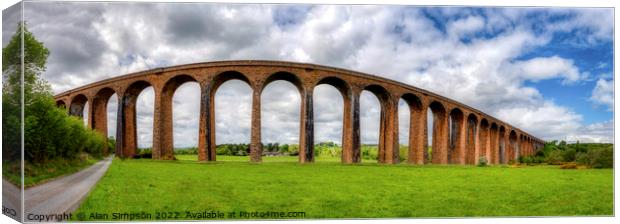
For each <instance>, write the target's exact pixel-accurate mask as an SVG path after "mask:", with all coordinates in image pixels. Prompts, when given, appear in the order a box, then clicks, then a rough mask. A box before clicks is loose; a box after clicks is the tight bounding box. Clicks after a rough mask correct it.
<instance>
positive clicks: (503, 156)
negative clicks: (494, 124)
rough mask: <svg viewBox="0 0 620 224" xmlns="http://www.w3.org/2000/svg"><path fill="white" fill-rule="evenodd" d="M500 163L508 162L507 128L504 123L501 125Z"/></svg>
mask: <svg viewBox="0 0 620 224" xmlns="http://www.w3.org/2000/svg"><path fill="white" fill-rule="evenodd" d="M498 146H499V163H501V164H506V162H508V161H507V160H506V158H507V155H506V151H507V149H506V128H505V127H504V126H503V125H502V126H500V127H499V144H498Z"/></svg>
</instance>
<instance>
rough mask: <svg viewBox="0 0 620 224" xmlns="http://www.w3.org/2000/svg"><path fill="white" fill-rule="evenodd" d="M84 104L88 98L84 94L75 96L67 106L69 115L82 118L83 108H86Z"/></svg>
mask: <svg viewBox="0 0 620 224" xmlns="http://www.w3.org/2000/svg"><path fill="white" fill-rule="evenodd" d="M86 103H88V97H86V95H84V94H78V95H75V96H74V97H73V98H72V99H71V105H70V106H69V115H72V116H77V117H80V118H83V117H84V107H86Z"/></svg>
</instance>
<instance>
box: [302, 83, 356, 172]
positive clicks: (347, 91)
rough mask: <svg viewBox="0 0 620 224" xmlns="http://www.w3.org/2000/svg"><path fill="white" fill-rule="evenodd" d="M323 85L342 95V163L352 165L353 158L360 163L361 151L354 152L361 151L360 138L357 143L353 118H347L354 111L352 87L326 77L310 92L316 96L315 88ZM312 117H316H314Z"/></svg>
mask: <svg viewBox="0 0 620 224" xmlns="http://www.w3.org/2000/svg"><path fill="white" fill-rule="evenodd" d="M323 84H324V85H329V86H331V87H333V88H335V89H336V90H338V92H339V93H340V96H341V97H342V106H343V107H342V112H343V115H342V138H341V146H342V153H341V155H340V157H341V161H342V162H343V163H352V162H353V158H357V159H356V160H358V161H359V158H360V151H359V150H354V148H356V149H359V147H360V146H359V136H358V137H357V139H358V141H355V140H354V138H353V125H352V122H353V121H352V117H351V116H347V115H348V114H350V113H352V109H353V107H352V105H351V99H352V96H351V94H352V90H351V86H350V85H349V83H347V82H346V81H344V80H343V79H341V78H338V77H335V76H328V77H324V78H321V79H320V80H319V81H318V82H317V83H316V85H314V87H313V88H312V90H311V91H310V92H311V93H312V95H313V96H314V91H315V88H316V87H317V86H319V85H323ZM312 101H313V102H314V99H312ZM312 116H313V117H314V115H312ZM355 143H357V145H356V146H354V145H353V144H355ZM354 153H355V154H354Z"/></svg>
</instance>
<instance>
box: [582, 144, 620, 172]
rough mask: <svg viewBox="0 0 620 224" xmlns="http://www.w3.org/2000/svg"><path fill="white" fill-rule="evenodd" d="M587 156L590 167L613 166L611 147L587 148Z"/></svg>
mask: <svg viewBox="0 0 620 224" xmlns="http://www.w3.org/2000/svg"><path fill="white" fill-rule="evenodd" d="M588 158H589V159H590V166H591V167H592V168H613V167H614V152H613V147H608V148H602V149H590V150H588Z"/></svg>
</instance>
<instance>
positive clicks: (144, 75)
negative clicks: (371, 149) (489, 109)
mask: <svg viewBox="0 0 620 224" xmlns="http://www.w3.org/2000/svg"><path fill="white" fill-rule="evenodd" d="M232 79H237V80H241V81H243V82H245V83H247V84H248V85H249V86H250V88H251V89H252V117H251V143H250V160H251V161H252V162H260V161H261V155H262V144H261V114H260V113H261V93H262V91H263V89H264V88H265V86H267V85H268V84H269V83H271V82H273V81H276V80H284V81H288V82H290V83H292V84H293V85H294V86H295V87H296V88H297V90H298V91H299V95H300V97H301V110H300V111H301V116H300V132H299V134H300V136H299V162H300V163H307V162H313V161H314V152H313V150H314V119H313V101H312V99H313V98H312V94H313V90H314V87H316V86H317V85H321V84H328V85H331V86H333V87H335V88H336V89H338V91H339V92H340V94H341V95H342V98H343V102H344V107H343V111H342V113H343V122H342V130H343V131H342V162H343V163H359V162H360V161H361V157H360V156H361V155H360V151H361V143H360V94H361V92H362V91H364V90H367V91H370V92H371V93H373V94H374V95H375V96H376V97H377V98H378V99H379V102H380V107H381V118H380V131H379V133H380V134H379V135H380V136H379V144H378V161H379V162H380V163H399V162H400V161H401V160H406V161H407V162H408V163H412V164H427V163H433V164H476V163H477V162H478V158H480V157H481V156H485V157H486V158H487V159H488V161H489V163H491V164H504V163H507V162H508V161H510V160H515V159H517V158H518V157H519V156H520V155H532V154H534V153H535V152H536V151H537V150H539V149H541V148H542V147H543V144H544V141H543V140H541V139H538V138H536V137H534V136H533V135H531V134H528V133H526V132H524V131H522V130H520V129H518V128H516V127H514V126H512V125H510V124H508V123H506V122H503V121H501V120H499V119H496V118H494V117H492V116H490V115H487V114H485V113H483V112H481V111H479V110H477V109H475V108H472V107H470V106H467V105H465V104H462V103H459V102H457V101H454V100H452V99H449V98H446V97H443V96H440V95H437V94H435V93H432V92H429V91H426V90H423V89H420V88H416V87H413V86H410V85H406V84H403V83H400V82H397V81H393V80H389V79H385V78H381V77H377V76H373V75H369V74H364V73H360V72H355V71H350V70H344V69H339V68H333V67H327V66H321V65H314V64H302V63H292V62H282V61H219V62H206V63H196V64H187V65H178V66H171V67H166V68H156V69H151V70H148V71H142V72H136V73H132V74H127V75H123V76H118V77H114V78H110V79H106V80H102V81H99V82H95V83H91V84H88V85H85V86H82V87H79V88H75V89H72V90H69V91H66V92H63V93H60V94H58V95H56V96H55V100H56V104H57V105H59V106H65V107H66V108H67V109H68V112H69V114H71V115H75V116H80V117H81V116H82V114H83V112H84V108H85V106H86V103H87V102H88V103H89V104H88V105H90V106H89V107H90V108H89V110H88V113H89V114H88V121H87V124H88V127H90V128H93V129H95V130H97V131H99V132H101V133H103V134H104V135H107V132H108V125H107V113H106V112H107V104H108V101H109V99H110V98H111V97H112V96H113V95H115V94H116V96H117V97H118V111H117V129H116V140H117V142H116V149H115V153H116V155H117V156H120V157H131V156H133V155H135V154H136V152H137V131H136V120H137V117H136V116H137V115H136V101H137V98H138V95H139V94H140V92H142V90H144V89H145V88H147V87H153V89H154V93H155V100H154V119H153V154H152V158H153V159H159V160H169V159H173V158H174V150H173V145H174V144H173V141H174V139H173V132H172V123H173V119H172V97H173V95H174V92H175V90H176V89H177V88H178V87H179V86H181V85H182V84H184V83H186V82H196V83H198V84H199V85H200V89H201V97H200V102H196V103H200V119H199V131H198V132H199V134H198V138H199V141H198V160H200V161H215V160H216V151H215V149H216V142H215V110H214V102H215V100H214V98H215V93H216V91H217V89H218V87H219V86H220V85H222V84H223V83H224V82H226V81H229V80H232ZM401 99H403V100H404V101H405V102H406V103H407V104H408V106H409V112H410V113H409V116H410V119H409V141H408V142H409V148H408V158H400V156H399V139H398V105H399V101H400V100H401ZM428 109H430V110H428ZM428 112H430V113H432V117H433V127H432V130H427V129H428V128H427V113H428ZM428 135H432V142H431V143H432V150H428V145H429V142H428Z"/></svg>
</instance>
